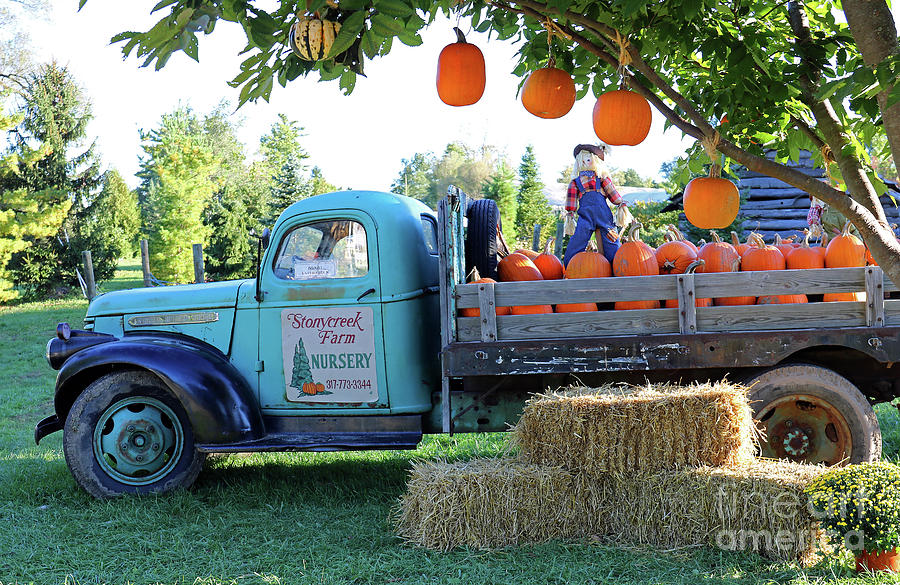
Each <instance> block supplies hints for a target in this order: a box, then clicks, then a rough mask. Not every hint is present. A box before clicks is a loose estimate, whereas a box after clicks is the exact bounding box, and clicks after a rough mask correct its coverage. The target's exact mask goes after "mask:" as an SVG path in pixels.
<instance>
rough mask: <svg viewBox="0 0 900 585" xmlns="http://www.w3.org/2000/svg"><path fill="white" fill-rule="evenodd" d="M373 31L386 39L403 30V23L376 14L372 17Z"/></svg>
mask: <svg viewBox="0 0 900 585" xmlns="http://www.w3.org/2000/svg"><path fill="white" fill-rule="evenodd" d="M372 30H374V31H375V32H377V33H378V34H380V35H382V36H385V37H389V36H395V35H398V34H400V31H401V30H403V23H402V22H400V21H399V20H397V19H396V18H391V17H390V16H387V15H385V14H375V15H373V16H372ZM342 32H343V31H342Z"/></svg>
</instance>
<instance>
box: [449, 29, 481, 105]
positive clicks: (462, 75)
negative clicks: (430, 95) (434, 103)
mask: <svg viewBox="0 0 900 585" xmlns="http://www.w3.org/2000/svg"><path fill="white" fill-rule="evenodd" d="M453 30H454V31H456V38H457V41H456V42H455V43H451V44H449V45H447V46H446V47H444V49H443V50H442V51H441V54H440V56H439V57H438V67H437V91H438V97H440V98H441V101H442V102H444V103H445V104H447V105H448V106H468V105H471V104H474V103H475V102H477V101H478V100H480V99H481V96H482V94H484V84H485V73H484V55H483V54H482V53H481V49H479V48H478V47H476V46H475V45H472V44H470V43H467V42H466V37H465V36H463V33H462V31H461V30H459V28H454V29H453Z"/></svg>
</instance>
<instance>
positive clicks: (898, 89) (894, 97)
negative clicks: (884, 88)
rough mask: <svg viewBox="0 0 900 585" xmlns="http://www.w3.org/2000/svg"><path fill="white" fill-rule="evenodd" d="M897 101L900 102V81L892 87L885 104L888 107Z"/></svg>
mask: <svg viewBox="0 0 900 585" xmlns="http://www.w3.org/2000/svg"><path fill="white" fill-rule="evenodd" d="M897 102H900V83H897V84H895V85H894V89H892V90H891V93H890V94H889V95H888V99H887V104H886V106H887V107H888V108H890V107H892V106H893V105H894V104H896V103H897Z"/></svg>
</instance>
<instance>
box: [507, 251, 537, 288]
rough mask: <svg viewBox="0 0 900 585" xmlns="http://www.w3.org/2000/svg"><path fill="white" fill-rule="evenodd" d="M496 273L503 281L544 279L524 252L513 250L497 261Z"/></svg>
mask: <svg viewBox="0 0 900 585" xmlns="http://www.w3.org/2000/svg"><path fill="white" fill-rule="evenodd" d="M497 274H498V275H499V277H500V280H501V281H503V282H509V281H523V280H544V277H543V276H542V275H541V271H540V270H538V268H537V266H535V265H534V262H532V261H531V260H529V259H528V257H527V256H525V255H524V254H519V253H517V252H513V253H512V254H510V255H509V256H507V257H505V258H503V259H501V260H500V262H498V263H497Z"/></svg>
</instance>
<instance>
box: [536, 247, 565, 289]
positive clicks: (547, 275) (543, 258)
mask: <svg viewBox="0 0 900 585" xmlns="http://www.w3.org/2000/svg"><path fill="white" fill-rule="evenodd" d="M553 240H554V238H548V239H547V245H545V246H544V252H543V254H538V256H537V257H536V258H535V259H534V265H535V266H537V269H538V270H540V271H541V275H542V276H543V277H544V280H556V279H558V278H563V277H564V276H565V275H566V269H565V267H563V263H562V260H560V259H559V258H557V257H556V256H555V255H554V254H553V252H551V251H550V247H551V246H552V245H553Z"/></svg>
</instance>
